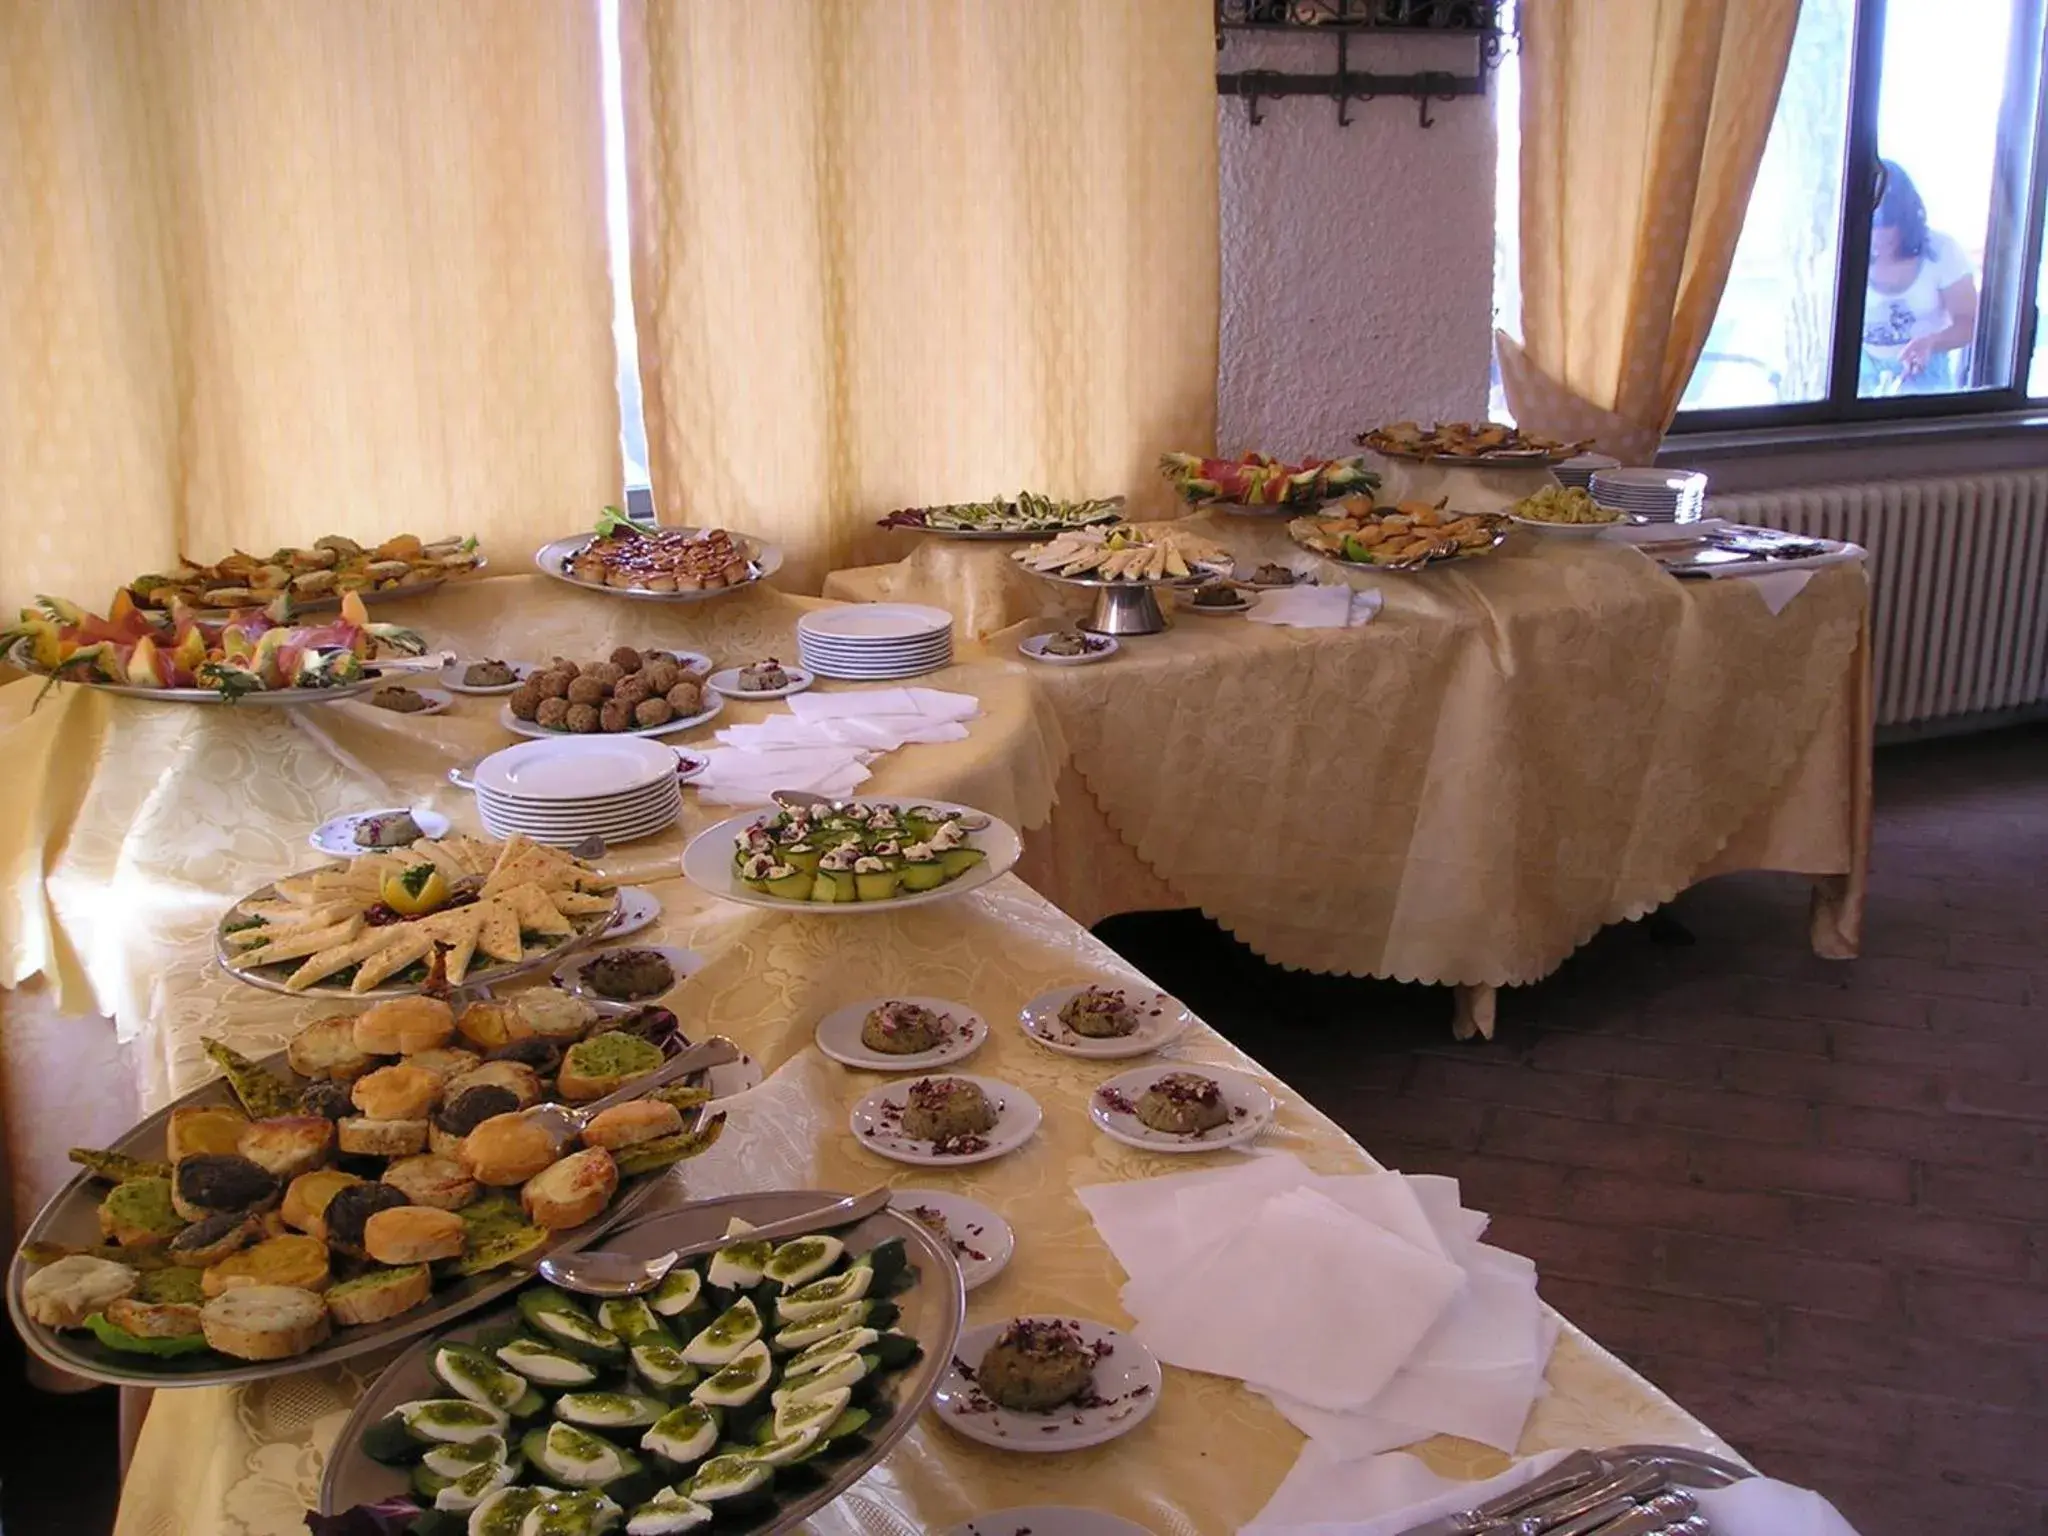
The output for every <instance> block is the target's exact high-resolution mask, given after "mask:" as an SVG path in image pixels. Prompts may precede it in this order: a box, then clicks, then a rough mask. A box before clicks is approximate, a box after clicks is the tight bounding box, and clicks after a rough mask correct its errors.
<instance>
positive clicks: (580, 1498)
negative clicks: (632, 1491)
mask: <svg viewBox="0 0 2048 1536" xmlns="http://www.w3.org/2000/svg"><path fill="white" fill-rule="evenodd" d="M625 1518H626V1512H625V1510H623V1509H621V1508H620V1507H619V1506H618V1505H617V1504H616V1503H614V1502H613V1501H612V1500H610V1499H608V1498H606V1497H605V1496H604V1495H603V1494H601V1493H595V1492H592V1491H590V1490H588V1489H584V1490H577V1491H571V1492H568V1493H557V1494H554V1495H551V1496H550V1497H548V1498H545V1499H543V1500H541V1502H540V1503H538V1504H536V1505H535V1506H534V1507H533V1510H532V1512H531V1513H530V1514H528V1515H527V1517H526V1523H525V1524H524V1525H522V1526H520V1528H519V1536H604V1533H605V1532H607V1531H615V1530H617V1529H618V1528H619V1522H620V1521H622V1520H624V1519H625Z"/></svg>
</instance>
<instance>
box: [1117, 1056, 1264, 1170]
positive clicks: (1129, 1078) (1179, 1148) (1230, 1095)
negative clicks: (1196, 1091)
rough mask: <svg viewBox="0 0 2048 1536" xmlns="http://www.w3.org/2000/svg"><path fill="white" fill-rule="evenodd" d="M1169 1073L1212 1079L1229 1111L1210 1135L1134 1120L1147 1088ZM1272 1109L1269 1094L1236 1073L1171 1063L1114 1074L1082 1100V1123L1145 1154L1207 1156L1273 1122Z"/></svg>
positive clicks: (1230, 1145)
mask: <svg viewBox="0 0 2048 1536" xmlns="http://www.w3.org/2000/svg"><path fill="white" fill-rule="evenodd" d="M1169 1072H1193V1073H1196V1074H1197V1075H1199V1076H1202V1077H1208V1078H1213V1079H1215V1081H1216V1086H1217V1087H1219V1088H1221V1089H1222V1090H1223V1102H1224V1103H1225V1104H1227V1105H1229V1106H1230V1118H1229V1119H1228V1120H1226V1121H1224V1122H1223V1124H1221V1125H1219V1126H1217V1127H1216V1128H1215V1129H1214V1130H1209V1131H1203V1132H1200V1133H1199V1134H1196V1135H1188V1136H1182V1135H1175V1134H1174V1133H1172V1132H1170V1131H1155V1130H1153V1129H1152V1127H1151V1126H1149V1125H1147V1124H1146V1123H1145V1122H1144V1121H1142V1120H1140V1119H1139V1118H1138V1116H1137V1103H1138V1100H1139V1099H1140V1098H1141V1097H1143V1095H1144V1092H1145V1090H1146V1089H1147V1088H1150V1087H1151V1086H1152V1085H1153V1084H1154V1083H1155V1082H1157V1081H1158V1080H1159V1079H1160V1078H1162V1077H1164V1076H1166V1075H1167V1074H1168V1073H1169ZM1277 1108H1278V1106H1277V1105H1275V1104H1274V1102H1273V1095H1271V1094H1270V1093H1268V1092H1266V1090H1265V1089H1264V1088H1262V1087H1260V1086H1259V1085H1258V1084H1257V1083H1255V1082H1253V1081H1252V1080H1251V1079H1250V1078H1248V1077H1245V1076H1243V1075H1242V1074H1240V1073H1237V1072H1232V1071H1230V1070H1229V1069H1228V1068H1226V1067H1208V1066H1203V1067H1190V1066H1183V1065H1179V1064H1174V1063H1165V1064H1161V1065H1159V1066H1151V1067H1136V1068H1133V1069H1132V1070H1131V1071H1129V1072H1120V1073H1118V1074H1117V1075H1116V1076H1115V1077H1112V1078H1111V1079H1110V1080H1109V1081H1108V1082H1106V1083H1103V1084H1101V1085H1100V1086H1099V1087H1097V1088H1096V1090H1095V1091H1094V1092H1093V1093H1092V1094H1090V1095H1089V1096H1088V1118H1089V1119H1090V1120H1093V1121H1094V1122H1095V1124H1096V1126H1097V1127H1098V1128H1099V1129H1100V1130H1102V1132H1103V1133H1104V1134H1106V1135H1107V1136H1109V1137H1110V1138H1111V1139H1112V1140H1115V1141H1121V1142H1123V1143H1124V1144H1125V1145H1126V1146H1132V1147H1142V1148H1143V1149H1144V1150H1145V1151H1147V1152H1213V1151H1215V1150H1216V1149H1217V1148H1218V1147H1235V1146H1240V1145H1242V1144H1243V1143H1245V1142H1247V1141H1250V1140H1251V1139H1252V1138H1253V1137H1254V1136H1256V1135H1258V1134H1259V1132H1261V1131H1263V1130H1264V1129H1265V1128H1266V1127H1267V1126H1269V1125H1271V1124H1272V1123H1273V1115H1274V1113H1275V1111H1276V1109H1277Z"/></svg>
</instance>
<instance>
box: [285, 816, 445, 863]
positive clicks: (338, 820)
mask: <svg viewBox="0 0 2048 1536" xmlns="http://www.w3.org/2000/svg"><path fill="white" fill-rule="evenodd" d="M373 816H410V817H412V819H413V821H414V822H415V823H416V824H417V825H418V827H419V829H420V831H421V833H422V834H423V835H425V836H427V837H446V836H447V835H448V818H447V817H446V816H443V815H442V814H441V813H440V812H439V811H430V810H427V809H426V808H424V807H421V808H419V809H414V808H413V807H412V806H409V805H391V806H386V807H385V808H384V809H383V810H381V811H351V812H349V813H348V814H347V815H346V816H336V817H334V818H332V819H331V820H328V821H323V822H321V823H320V825H319V826H317V827H315V828H314V829H313V830H312V831H311V832H309V833H307V834H306V841H307V842H309V843H311V844H312V845H313V846H314V847H315V848H317V849H319V850H320V851H321V852H322V853H324V854H328V855H331V856H332V857H334V858H337V859H352V858H354V857H355V856H356V855H357V854H359V853H389V852H390V851H391V850H390V849H388V848H369V847H365V846H364V845H363V844H361V843H358V842H357V841H356V828H357V827H358V826H360V825H362V823H364V822H366V821H368V820H370V818H371V817H373Z"/></svg>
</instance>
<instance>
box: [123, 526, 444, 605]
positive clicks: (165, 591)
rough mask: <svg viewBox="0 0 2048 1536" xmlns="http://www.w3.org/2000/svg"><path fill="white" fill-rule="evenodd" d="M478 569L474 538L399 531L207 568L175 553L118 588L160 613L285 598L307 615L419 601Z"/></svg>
mask: <svg viewBox="0 0 2048 1536" xmlns="http://www.w3.org/2000/svg"><path fill="white" fill-rule="evenodd" d="M483 567H484V558H483V556H482V555H480V554H479V553H477V542H476V540H475V539H474V538H467V537H453V538H446V539H437V540H435V541H434V542H433V543H431V544H429V543H425V542H423V541H422V540H420V539H419V538H418V537H416V536H415V535H413V534H410V533H401V534H399V535H398V536H397V537H395V538H390V539H386V540H384V542H383V543H381V544H376V545H372V546H369V547H365V546H363V545H361V544H358V543H357V542H356V541H355V540H354V539H350V538H344V537H342V536H341V535H340V534H329V535H328V536H327V537H325V538H322V539H315V540H314V541H313V543H312V546H311V547H310V548H307V549H296V548H289V547H288V548H285V549H278V550H273V551H272V552H271V553H269V554H267V555H251V554H245V553H244V552H242V551H241V550H239V549H238V550H236V551H235V552H234V553H233V554H231V555H229V556H228V557H227V558H226V559H225V560H216V561H214V562H213V563H212V564H210V565H208V564H204V563H202V562H200V561H197V560H192V559H188V558H187V557H185V556H183V555H180V556H179V557H178V563H177V564H176V565H174V566H172V567H171V568H170V569H169V570H168V571H156V572H152V573H150V574H148V575H143V576H138V577H136V578H135V579H134V580H133V581H131V582H129V583H128V585H127V586H125V587H123V588H122V589H121V590H122V591H124V592H126V593H127V594H128V600H129V601H130V602H131V603H133V604H134V605H135V606H136V607H138V608H150V609H157V610H160V611H163V612H169V611H170V610H171V609H173V608H177V607H185V608H195V609H207V610H222V609H240V608H262V607H265V606H267V605H268V604H270V603H273V602H275V601H276V600H277V599H278V598H280V597H283V596H285V595H287V594H289V595H290V597H291V600H292V603H293V605H294V606H295V607H296V608H297V609H298V610H299V611H300V612H302V613H307V612H314V611H317V610H319V609H321V608H332V607H334V606H335V605H336V604H338V603H339V602H340V601H341V600H342V598H343V597H345V596H346V595H347V594H349V593H351V592H354V593H357V594H358V595H360V596H361V597H363V598H364V599H365V600H367V601H376V600H378V599H383V598H397V597H418V596H421V595H423V594H425V593H428V592H432V591H434V590H435V589H436V588H438V587H439V586H440V585H441V584H442V583H443V582H444V581H448V580H451V579H453V578H457V577H463V576H472V575H474V574H476V572H478V571H480V570H482V569H483Z"/></svg>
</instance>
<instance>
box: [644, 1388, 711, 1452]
mask: <svg viewBox="0 0 2048 1536" xmlns="http://www.w3.org/2000/svg"><path fill="white" fill-rule="evenodd" d="M719 1429H720V1420H719V1417H718V1414H717V1413H716V1412H714V1411H713V1410H711V1409H709V1408H705V1407H703V1406H702V1405H701V1404H698V1403H684V1404H683V1405H682V1406H681V1407H679V1408H672V1409H670V1410H669V1411H668V1412H667V1413H665V1414H663V1415H662V1416H661V1417H660V1418H658V1419H656V1420H655V1421H654V1424H653V1427H652V1428H650V1429H649V1430H648V1431H647V1433H646V1434H644V1435H642V1436H641V1437H640V1449H642V1450H643V1451H652V1452H653V1453H654V1454H655V1455H657V1456H660V1457H662V1458H663V1459H665V1460H668V1461H672V1462H675V1463H677V1464H678V1465H679V1466H682V1465H688V1464H689V1463H690V1462H693V1461H702V1460H703V1459H704V1458H705V1457H706V1456H709V1455H710V1454H711V1450H712V1447H714V1446H716V1445H717V1444H718V1433H719Z"/></svg>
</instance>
